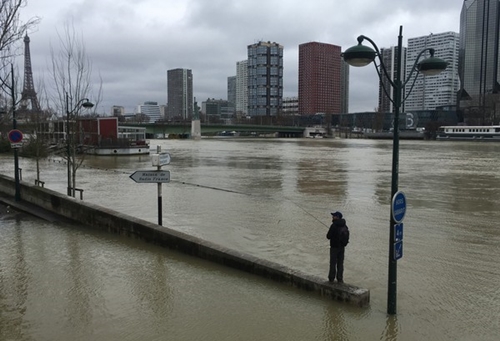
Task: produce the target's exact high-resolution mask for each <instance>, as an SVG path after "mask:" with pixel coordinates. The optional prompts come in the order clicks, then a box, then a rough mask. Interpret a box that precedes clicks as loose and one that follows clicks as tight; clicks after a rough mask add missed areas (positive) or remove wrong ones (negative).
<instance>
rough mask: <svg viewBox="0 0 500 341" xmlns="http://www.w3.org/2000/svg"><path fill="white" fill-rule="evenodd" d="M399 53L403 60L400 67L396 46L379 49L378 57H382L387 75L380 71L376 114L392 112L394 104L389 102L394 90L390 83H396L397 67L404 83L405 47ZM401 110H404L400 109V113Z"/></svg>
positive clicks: (392, 97)
mask: <svg viewBox="0 0 500 341" xmlns="http://www.w3.org/2000/svg"><path fill="white" fill-rule="evenodd" d="M401 53H402V56H401V59H402V60H403V63H402V64H401V65H398V64H399V60H398V47H397V46H392V47H390V48H382V49H380V55H381V56H382V61H383V63H384V65H385V68H386V71H387V75H386V74H385V73H384V71H383V70H381V71H380V72H381V75H382V77H381V78H380V80H379V88H378V112H394V104H393V103H392V102H391V100H390V99H394V88H393V87H392V86H391V82H392V83H394V82H395V81H396V73H397V71H398V67H399V68H400V69H399V71H400V74H401V82H404V80H405V60H406V48H405V47H403V49H402V51H401ZM388 96H389V97H388ZM389 98H390V99H389ZM403 110H404V109H403V108H401V111H403Z"/></svg>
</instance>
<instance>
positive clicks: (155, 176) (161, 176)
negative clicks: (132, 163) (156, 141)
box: [130, 146, 170, 226]
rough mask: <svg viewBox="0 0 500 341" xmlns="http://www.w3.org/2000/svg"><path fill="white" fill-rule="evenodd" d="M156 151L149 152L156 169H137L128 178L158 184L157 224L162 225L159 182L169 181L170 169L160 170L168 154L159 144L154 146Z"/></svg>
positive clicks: (167, 158)
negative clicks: (154, 152) (153, 152)
mask: <svg viewBox="0 0 500 341" xmlns="http://www.w3.org/2000/svg"><path fill="white" fill-rule="evenodd" d="M156 153H157V154H151V161H152V163H153V166H157V170H138V171H135V172H134V173H132V174H131V175H130V178H131V179H132V180H134V181H135V182H137V183H142V184H145V183H156V184H158V225H160V226H161V225H162V206H163V205H162V197H161V184H162V183H165V182H170V171H168V170H161V166H165V165H168V164H169V163H170V154H169V153H165V152H163V153H162V151H161V146H156Z"/></svg>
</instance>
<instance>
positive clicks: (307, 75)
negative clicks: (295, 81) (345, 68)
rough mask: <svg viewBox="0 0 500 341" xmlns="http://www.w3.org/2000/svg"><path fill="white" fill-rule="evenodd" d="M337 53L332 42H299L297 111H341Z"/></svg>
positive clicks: (307, 113)
mask: <svg viewBox="0 0 500 341" xmlns="http://www.w3.org/2000/svg"><path fill="white" fill-rule="evenodd" d="M341 52H342V49H341V47H340V46H336V45H332V44H325V43H318V42H310V43H305V44H301V45H299V114H301V115H312V114H316V113H325V114H340V113H341V112H342V109H341V108H342V91H343V90H342V84H341V75H342V66H341V63H342V59H341V56H340V54H341Z"/></svg>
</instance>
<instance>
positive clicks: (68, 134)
mask: <svg viewBox="0 0 500 341" xmlns="http://www.w3.org/2000/svg"><path fill="white" fill-rule="evenodd" d="M93 106H94V103H92V102H90V101H89V99H88V98H82V99H81V100H79V101H78V102H77V103H76V105H75V106H74V107H73V109H71V110H69V95H68V92H66V157H67V158H68V160H67V161H68V162H67V165H68V188H67V190H68V191H67V194H68V196H73V193H74V191H72V188H71V187H72V186H71V162H72V160H71V148H70V145H71V143H70V138H71V132H70V129H69V117H70V115H72V114H73V113H74V112H78V109H80V107H84V108H92V107H93Z"/></svg>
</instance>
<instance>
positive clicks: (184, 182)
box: [47, 158, 329, 227]
mask: <svg viewBox="0 0 500 341" xmlns="http://www.w3.org/2000/svg"><path fill="white" fill-rule="evenodd" d="M47 160H49V161H53V162H57V161H58V162H59V163H61V160H56V159H51V158H47ZM63 162H65V161H64V160H63ZM82 166H83V167H84V168H90V169H98V170H103V171H110V170H111V171H113V172H115V173H120V174H125V175H130V172H124V171H118V170H113V169H105V168H98V167H91V166H87V165H82ZM170 182H174V183H178V184H181V185H188V186H194V187H199V188H206V189H211V190H214V191H221V192H227V193H235V194H240V195H247V196H253V194H250V193H245V192H238V191H233V190H230V189H226V188H220V187H213V186H206V185H200V184H195V183H192V182H186V181H181V180H170ZM259 196H260V198H267V199H272V200H277V199H275V198H273V197H272V196H270V195H262V194H259ZM282 198H283V199H285V200H287V201H289V202H291V203H292V204H294V205H295V206H297V207H298V208H300V209H301V210H302V211H303V212H305V213H306V214H307V215H309V216H310V217H312V218H313V219H314V220H316V221H317V222H318V223H320V224H321V225H323V226H325V227H329V226H328V225H326V224H325V223H323V222H322V221H321V220H319V219H318V218H317V217H316V216H314V215H313V214H312V213H311V212H309V211H307V210H306V209H305V208H304V207H302V206H300V205H299V204H297V203H296V202H294V201H293V200H291V199H289V198H287V197H282ZM278 223H279V222H278Z"/></svg>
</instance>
